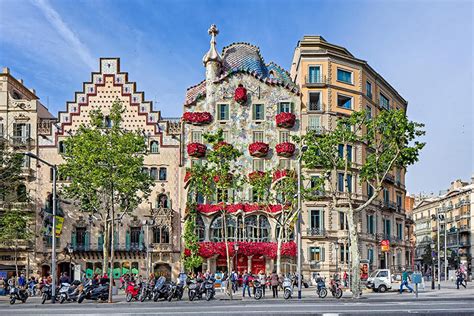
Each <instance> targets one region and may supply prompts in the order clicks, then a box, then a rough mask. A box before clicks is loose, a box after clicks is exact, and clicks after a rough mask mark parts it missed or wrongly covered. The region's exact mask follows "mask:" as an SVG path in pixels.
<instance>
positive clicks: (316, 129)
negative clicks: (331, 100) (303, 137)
mask: <svg viewBox="0 0 474 316" xmlns="http://www.w3.org/2000/svg"><path fill="white" fill-rule="evenodd" d="M310 131H314V132H315V133H316V134H317V135H322V134H323V133H324V132H325V131H326V129H325V128H324V127H322V126H307V127H306V132H310Z"/></svg>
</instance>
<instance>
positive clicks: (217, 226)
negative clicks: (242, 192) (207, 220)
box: [210, 216, 222, 241]
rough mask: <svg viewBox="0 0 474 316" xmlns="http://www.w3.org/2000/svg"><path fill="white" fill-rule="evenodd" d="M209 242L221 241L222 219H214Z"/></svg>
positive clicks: (218, 217)
mask: <svg viewBox="0 0 474 316" xmlns="http://www.w3.org/2000/svg"><path fill="white" fill-rule="evenodd" d="M210 233H211V236H210V239H211V241H222V219H221V217H220V216H217V217H215V218H214V220H213V221H212V223H211V229H210Z"/></svg>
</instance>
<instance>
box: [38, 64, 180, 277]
mask: <svg viewBox="0 0 474 316" xmlns="http://www.w3.org/2000/svg"><path fill="white" fill-rule="evenodd" d="M116 100H118V101H120V102H122V105H123V107H124V109H125V112H124V113H123V122H122V127H123V128H124V129H128V130H133V131H137V130H138V131H141V132H142V133H144V135H146V139H147V142H148V155H147V156H146V157H145V161H144V164H145V168H144V172H147V173H149V174H150V175H151V176H152V177H153V179H154V180H155V184H154V187H153V190H152V192H151V195H150V197H149V199H148V201H146V202H144V203H142V204H141V205H140V206H139V207H138V209H137V210H135V211H134V212H131V214H130V215H125V216H124V217H123V218H122V219H121V220H120V221H119V222H118V225H116V230H115V232H114V234H115V240H116V244H115V247H116V255H115V263H114V275H115V276H116V277H119V276H120V275H121V274H122V273H126V272H133V273H138V274H142V275H145V272H146V271H147V262H146V258H147V252H149V256H148V258H149V262H148V267H149V269H150V271H154V272H155V273H156V274H161V275H165V276H167V277H171V276H172V275H177V273H178V272H179V270H180V266H179V264H180V247H181V238H180V235H181V225H180V215H179V203H178V201H179V190H178V175H179V172H178V168H179V159H177V157H179V153H180V151H179V144H180V133H181V130H180V123H179V120H177V121H170V120H164V119H163V118H162V117H161V114H160V111H156V110H154V109H153V105H152V103H151V102H149V101H146V99H145V95H144V93H143V92H140V91H137V89H136V84H135V83H134V82H131V81H129V80H128V74H127V73H126V72H122V71H121V70H120V60H119V59H118V58H102V59H100V69H99V71H98V72H94V73H92V76H91V79H90V81H88V82H85V83H83V85H82V90H81V91H79V92H76V93H75V94H74V100H73V101H71V102H68V103H67V105H66V108H65V109H64V111H62V112H59V115H58V118H57V122H56V123H55V124H52V123H51V122H50V121H48V122H44V121H40V122H39V125H38V126H39V127H41V128H40V129H38V137H37V140H38V144H37V145H38V151H37V152H38V155H39V156H40V158H42V159H44V160H46V161H48V162H50V163H52V164H56V165H60V164H61V163H62V162H63V160H62V157H61V155H60V154H61V152H62V151H63V150H64V145H63V142H64V140H65V139H66V138H67V137H70V136H71V135H74V133H75V132H76V131H77V129H78V127H79V126H80V125H82V124H87V123H88V122H89V113H90V111H91V110H93V109H98V108H99V109H100V110H101V111H102V112H103V113H104V115H105V116H107V114H108V112H109V111H110V109H111V106H112V104H113V102H114V101H116ZM37 170H38V171H37V179H36V192H35V194H36V196H38V199H39V200H40V203H39V207H38V212H37V213H38V214H37V226H38V227H39V230H41V229H44V228H45V226H46V225H48V222H49V219H48V216H49V214H51V188H52V171H51V170H50V168H49V167H47V166H45V165H42V164H38V168H37ZM67 182H68V180H67V179H64V178H62V177H61V176H59V187H61V186H62V185H67ZM58 213H59V214H58V215H59V216H61V217H63V219H64V223H63V227H62V232H61V236H60V237H59V238H58V242H57V251H58V253H59V255H58V272H59V273H60V272H63V271H70V269H71V270H73V271H76V275H75V277H78V276H79V273H80V272H85V273H86V274H87V275H88V276H91V275H92V274H93V273H95V272H101V271H102V268H103V267H102V257H103V255H102V248H103V233H102V231H103V227H102V226H101V223H100V222H99V221H98V220H96V219H94V218H93V217H92V216H90V215H89V214H87V213H83V212H81V211H80V208H79V206H77V205H76V204H75V203H74V201H70V202H69V203H67V201H63V199H61V203H60V206H59V210H58ZM144 220H153V221H154V222H153V224H151V225H144ZM68 248H69V249H71V250H72V252H69V251H67V249H68ZM50 253H51V237H44V234H43V237H40V238H37V240H36V258H35V259H36V264H37V265H38V267H40V268H41V270H42V271H43V273H44V272H45V271H47V270H49V269H50V262H51V261H50V260H51V258H50ZM70 262H72V265H73V266H70Z"/></svg>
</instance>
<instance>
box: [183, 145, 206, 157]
mask: <svg viewBox="0 0 474 316" xmlns="http://www.w3.org/2000/svg"><path fill="white" fill-rule="evenodd" d="M206 150H207V148H206V146H205V145H203V144H201V143H190V144H188V146H187V151H188V155H189V156H191V157H198V158H200V157H204V156H205V155H206Z"/></svg>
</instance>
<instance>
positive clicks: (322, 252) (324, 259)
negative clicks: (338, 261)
mask: <svg viewBox="0 0 474 316" xmlns="http://www.w3.org/2000/svg"><path fill="white" fill-rule="evenodd" d="M319 249H320V251H321V262H324V261H326V254H325V249H324V247H321V248H319Z"/></svg>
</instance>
